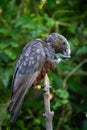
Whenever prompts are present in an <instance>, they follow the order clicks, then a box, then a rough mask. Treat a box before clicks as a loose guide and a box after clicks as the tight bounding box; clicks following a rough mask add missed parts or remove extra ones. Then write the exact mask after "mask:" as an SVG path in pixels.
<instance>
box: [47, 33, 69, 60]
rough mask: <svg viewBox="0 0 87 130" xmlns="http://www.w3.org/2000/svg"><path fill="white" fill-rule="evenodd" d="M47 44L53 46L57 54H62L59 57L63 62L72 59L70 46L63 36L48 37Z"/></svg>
mask: <svg viewBox="0 0 87 130" xmlns="http://www.w3.org/2000/svg"><path fill="white" fill-rule="evenodd" d="M47 42H49V43H50V44H51V45H52V47H53V48H54V50H55V53H56V54H58V53H61V55H60V56H59V58H61V60H66V59H68V58H70V53H71V50H70V45H69V43H68V41H67V39H66V38H65V37H64V36H63V35H60V34H57V33H52V34H50V35H49V36H48V37H47Z"/></svg>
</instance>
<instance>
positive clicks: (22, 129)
mask: <svg viewBox="0 0 87 130" xmlns="http://www.w3.org/2000/svg"><path fill="white" fill-rule="evenodd" d="M86 4H87V0H84V1H83V0H79V1H76V0H73V1H72V0H67V1H64V0H54V1H53V0H46V1H45V0H41V1H40V0H37V1H35V0H29V1H28V0H20V1H17V0H11V1H8V0H0V104H1V105H0V113H1V114H0V125H1V126H0V127H1V128H2V130H10V128H9V127H10V126H9V125H8V118H9V115H8V114H7V113H6V107H5V106H3V105H2V104H3V103H4V104H5V103H6V104H7V102H8V101H9V97H10V93H11V82H12V75H13V72H14V66H15V63H16V61H17V59H18V57H19V55H20V53H21V51H22V49H23V47H24V46H25V45H26V44H27V43H28V42H29V41H31V40H32V39H35V38H37V37H39V38H43V37H44V36H47V35H48V34H50V33H52V32H57V33H61V34H63V35H64V36H65V37H66V38H67V39H68V41H69V43H70V46H71V50H72V51H71V58H70V59H69V60H67V61H66V62H62V63H60V64H58V65H57V67H56V69H55V70H53V71H51V72H50V73H49V78H50V84H51V86H52V88H51V93H52V96H53V97H52V99H51V104H52V106H51V107H52V109H54V110H55V116H54V123H53V124H54V129H55V130H59V129H61V130H70V129H73V130H86V129H87V125H86V123H87V115H86V113H87V81H86V80H87V62H85V63H84V64H82V65H81V66H80V67H79V68H78V70H76V71H74V73H72V74H71V76H70V77H69V78H68V80H67V82H66V86H65V87H63V81H64V79H65V78H66V76H68V75H69V74H70V73H71V72H72V71H73V70H74V69H75V68H76V67H77V66H78V65H79V64H80V63H82V62H83V61H84V60H85V59H87V7H86ZM57 56H58V55H57ZM25 98H26V99H25V100H24V104H23V108H22V110H21V112H20V115H19V118H18V120H17V121H16V122H15V124H14V125H13V126H12V128H11V130H28V129H33V130H43V129H45V124H44V119H43V118H42V113H43V112H44V107H43V97H42V93H41V92H40V91H38V92H37V91H36V90H35V91H34V90H30V91H29V95H28V94H27V96H26V97H25Z"/></svg>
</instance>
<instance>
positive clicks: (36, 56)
mask: <svg viewBox="0 0 87 130" xmlns="http://www.w3.org/2000/svg"><path fill="white" fill-rule="evenodd" d="M44 63H45V52H44V48H43V46H42V44H41V42H37V41H33V42H32V43H30V44H29V46H28V45H27V46H25V48H24V49H23V52H22V54H21V56H20V58H19V60H18V63H17V65H16V71H15V74H14V77H13V82H12V97H11V102H10V105H9V111H10V112H11V114H12V117H11V120H10V121H11V122H13V121H14V120H15V119H16V118H17V116H18V112H19V110H20V108H21V105H22V102H23V99H24V96H25V94H26V92H27V91H28V89H29V88H30V87H31V85H32V83H33V82H34V80H35V79H36V77H37V76H38V75H39V73H40V70H41V68H42V67H43V65H44Z"/></svg>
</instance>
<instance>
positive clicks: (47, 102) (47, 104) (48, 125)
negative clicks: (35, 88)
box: [43, 74, 54, 130]
mask: <svg viewBox="0 0 87 130" xmlns="http://www.w3.org/2000/svg"><path fill="white" fill-rule="evenodd" d="M43 97H44V108H45V113H44V114H43V116H44V117H45V120H46V130H53V126H52V120H53V115H54V112H53V111H51V110H50V87H49V78H48V76H47V74H46V75H45V77H44V88H43Z"/></svg>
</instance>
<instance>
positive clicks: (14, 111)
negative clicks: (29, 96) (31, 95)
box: [8, 90, 26, 123]
mask: <svg viewBox="0 0 87 130" xmlns="http://www.w3.org/2000/svg"><path fill="white" fill-rule="evenodd" d="M25 91H26V90H24V91H22V92H21V93H20V94H19V95H18V96H17V95H15V94H14V95H13V97H12V99H11V101H10V105H9V106H8V111H9V112H10V113H11V118H10V123H13V122H14V121H15V120H16V119H17V117H18V113H19V112H20V109H21V107H22V102H23V99H24V96H25V93H26V92H25ZM14 97H15V98H14Z"/></svg>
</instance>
